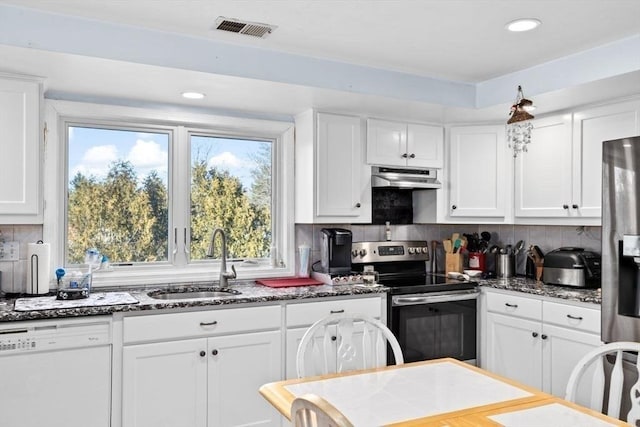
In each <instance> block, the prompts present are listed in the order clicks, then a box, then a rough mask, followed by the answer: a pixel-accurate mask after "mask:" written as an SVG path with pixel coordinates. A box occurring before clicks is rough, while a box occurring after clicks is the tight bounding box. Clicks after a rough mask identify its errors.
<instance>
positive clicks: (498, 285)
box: [479, 277, 602, 305]
mask: <svg viewBox="0 0 640 427" xmlns="http://www.w3.org/2000/svg"><path fill="white" fill-rule="evenodd" d="M479 283H480V286H485V287H488V288H494V289H504V290H506V291H515V292H522V293H525V294H532V295H538V296H544V297H551V298H559V299H563V300H569V301H578V302H586V303H592V304H598V305H599V304H601V303H602V294H601V292H600V288H597V289H585V288H572V287H567V286H555V285H545V284H544V283H542V282H538V281H536V280H534V279H527V278H525V277H512V278H509V279H487V280H485V279H481V280H480V281H479Z"/></svg>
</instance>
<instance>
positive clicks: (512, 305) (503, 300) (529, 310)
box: [487, 292, 542, 320]
mask: <svg viewBox="0 0 640 427" xmlns="http://www.w3.org/2000/svg"><path fill="white" fill-rule="evenodd" d="M487 310H489V311H493V312H496V313H502V314H508V315H511V316H518V317H523V318H526V319H533V320H542V301H540V300H537V299H532V298H526V297H520V296H515V295H508V294H500V293H493V292H488V293H487Z"/></svg>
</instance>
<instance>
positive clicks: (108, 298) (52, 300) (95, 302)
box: [13, 292, 139, 311]
mask: <svg viewBox="0 0 640 427" xmlns="http://www.w3.org/2000/svg"><path fill="white" fill-rule="evenodd" d="M138 303H139V301H138V300H137V299H135V298H134V297H132V296H131V295H130V294H129V293H127V292H95V293H91V294H90V295H89V298H82V299H74V300H58V299H56V297H55V296H52V297H29V298H18V299H17V300H16V303H15V306H14V308H13V309H14V310H15V311H37V310H58V309H68V308H82V307H99V306H104V305H122V304H138Z"/></svg>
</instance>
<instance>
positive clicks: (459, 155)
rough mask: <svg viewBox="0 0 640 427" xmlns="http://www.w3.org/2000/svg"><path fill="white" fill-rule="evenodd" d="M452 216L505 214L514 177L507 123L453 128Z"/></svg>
mask: <svg viewBox="0 0 640 427" xmlns="http://www.w3.org/2000/svg"><path fill="white" fill-rule="evenodd" d="M450 149H451V151H450V159H449V163H450V164H449V166H450V167H449V188H448V189H449V211H448V212H449V216H451V217H503V216H505V211H506V193H507V188H508V181H509V180H511V177H510V175H509V173H510V172H509V170H508V168H507V157H508V156H509V153H508V151H507V146H506V140H505V133H504V126H467V127H454V128H451V144H450Z"/></svg>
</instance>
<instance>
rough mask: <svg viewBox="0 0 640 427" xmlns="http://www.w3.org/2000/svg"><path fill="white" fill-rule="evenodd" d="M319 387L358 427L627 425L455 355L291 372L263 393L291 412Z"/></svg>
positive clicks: (280, 408)
mask: <svg viewBox="0 0 640 427" xmlns="http://www.w3.org/2000/svg"><path fill="white" fill-rule="evenodd" d="M308 393H312V394H316V395H318V396H320V397H322V398H324V399H325V400H327V401H328V402H329V403H331V404H332V405H333V406H334V407H336V408H337V409H338V410H339V411H340V412H342V413H343V414H344V415H345V416H346V417H347V418H348V419H349V420H350V421H351V423H352V424H353V425H354V426H356V427H360V426H363V427H368V426H393V427H400V426H402V427H411V426H434V427H435V426H439V427H444V426H450V427H471V426H532V427H533V426H545V427H549V426H562V427H570V426H579V427H587V426H594V427H595V426H614V425H628V424H626V423H624V422H622V421H620V420H618V419H615V418H611V417H608V416H606V415H603V414H601V413H599V412H596V411H594V410H591V409H589V408H586V407H583V406H580V405H578V404H575V403H573V402H569V401H567V400H564V399H561V398H559V397H556V396H552V395H550V394H547V393H544V392H543V391H541V390H538V389H536V388H533V387H530V386H527V385H524V384H520V383H518V382H516V381H513V380H511V379H508V378H505V377H501V376H499V375H496V374H494V373H491V372H489V371H487V370H484V369H481V368H478V367H476V366H473V365H470V364H468V363H465V362H461V361H459V360H456V359H452V358H442V359H434V360H428V361H421V362H412V363H405V364H401V365H392V366H384V367H380V368H373V369H364V370H356V371H349V372H341V373H336V374H328V375H320V376H313V377H305V378H297V379H289V380H283V381H277V382H272V383H268V384H264V385H263V386H261V387H260V394H261V395H262V396H263V397H264V398H265V399H266V400H267V401H268V402H269V403H270V404H271V405H273V406H274V407H275V408H276V409H277V410H278V411H279V412H280V413H281V414H282V415H283V416H284V417H286V418H287V419H289V420H291V403H292V402H293V400H294V399H295V398H296V397H298V396H302V395H304V394H308Z"/></svg>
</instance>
